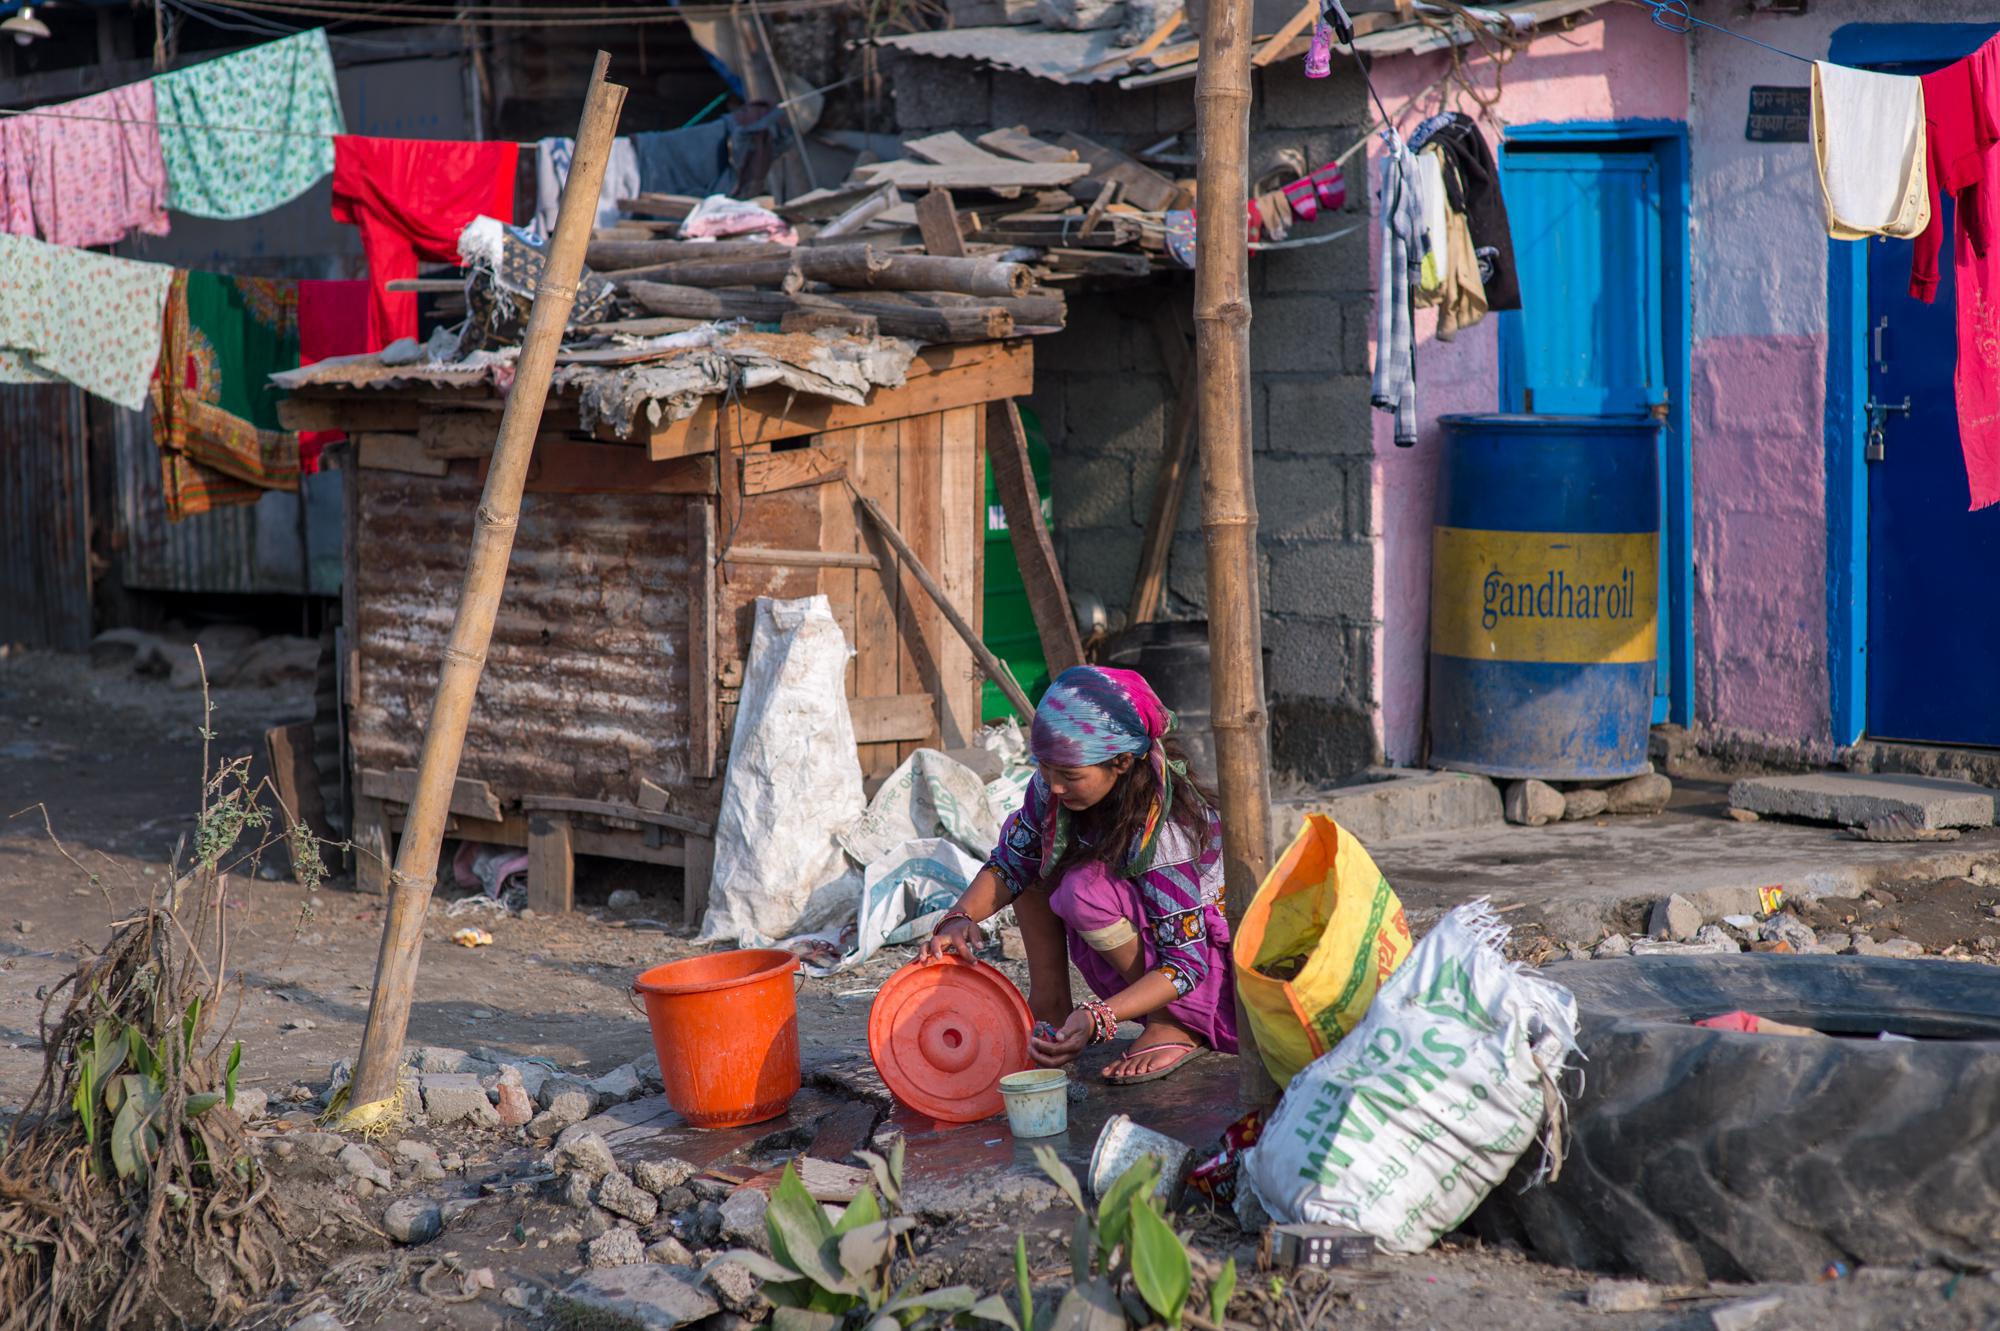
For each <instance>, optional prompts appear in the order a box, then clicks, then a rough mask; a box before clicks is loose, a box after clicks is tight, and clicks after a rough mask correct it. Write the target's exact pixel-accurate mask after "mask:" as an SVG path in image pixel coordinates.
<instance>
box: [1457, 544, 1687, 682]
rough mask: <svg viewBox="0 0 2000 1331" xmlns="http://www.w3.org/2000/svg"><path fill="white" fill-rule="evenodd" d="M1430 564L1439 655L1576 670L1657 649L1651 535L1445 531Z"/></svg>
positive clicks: (1655, 555) (1650, 654)
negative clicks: (1573, 667)
mask: <svg viewBox="0 0 2000 1331" xmlns="http://www.w3.org/2000/svg"><path fill="white" fill-rule="evenodd" d="M1431 561H1432V562H1431V650H1432V651H1434V652H1439V653H1442V654H1443V655H1446V656H1462V657H1467V658H1470V659H1472V660H1476V661H1552V662H1566V663H1572V664H1577V665H1601V664H1607V663H1615V662H1638V661H1649V660H1652V659H1653V658H1654V656H1655V655H1656V654H1657V652H1658V645H1657V644H1658V633H1657V622H1656V621H1657V610H1658V601H1659V578H1660V571H1659V569H1660V566H1659V536H1658V535H1657V534H1656V533H1654V532H1539V531H1475V530H1471V529H1469V528H1464V527H1438V528H1436V529H1435V532H1434V535H1433V539H1432V545H1431Z"/></svg>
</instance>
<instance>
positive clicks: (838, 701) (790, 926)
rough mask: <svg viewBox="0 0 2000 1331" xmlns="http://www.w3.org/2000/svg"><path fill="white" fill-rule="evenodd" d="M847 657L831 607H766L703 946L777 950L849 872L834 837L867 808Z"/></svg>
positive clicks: (725, 783) (719, 823)
mask: <svg viewBox="0 0 2000 1331" xmlns="http://www.w3.org/2000/svg"><path fill="white" fill-rule="evenodd" d="M848 656H849V652H848V649H847V640H846V639H845V638H843V637H842V636H841V633H840V625H838V624H836V623H835V622H834V619H833V611H832V610H831V609H830V608H829V607H828V605H827V600H826V598H825V597H824V596H808V597H804V598H802V599H800V600H796V601H775V600H772V599H771V598H769V597H765V596H760V597H758V598H757V624H756V628H755V629H754V630H753V632H752V634H751V638H750V660H749V663H748V664H746V665H745V666H744V668H743V695H742V701H741V703H740V705H739V706H738V707H737V711H736V728H735V731H734V733H733V734H732V735H731V737H730V741H729V770H728V771H727V772H726V773H725V774H724V775H723V778H722V809H721V812H720V813H718V814H717V816H716V820H715V877H714V881H713V883H712V884H711V885H710V887H709V896H708V914H707V915H706V916H705V917H703V919H702V923H701V941H703V942H718V941H730V940H734V941H735V942H737V943H739V944H741V945H742V946H744V947H768V946H770V943H771V940H772V939H775V938H784V937H786V936H787V935H789V934H792V933H795V932H797V926H798V923H799V916H800V914H801V913H802V912H803V911H804V909H805V906H806V902H807V900H808V899H809V898H810V897H811V896H812V893H813V889H814V888H816V887H818V886H819V885H820V884H822V883H825V882H828V881H830V880H832V879H834V878H837V877H839V876H840V874H841V873H842V872H843V871H844V870H845V869H846V867H847V859H846V856H845V855H844V854H843V853H842V852H841V849H840V843H839V842H838V841H836V840H835V839H834V833H835V832H836V831H837V830H838V829H840V828H842V827H845V826H846V825H847V824H848V823H850V822H852V821H853V820H854V819H855V817H856V816H857V815H859V814H860V812H861V810H862V807H863V801H862V798H861V763H860V760H859V759H858V758H857V757H856V755H855V751H854V723H853V721H852V720H851V719H850V718H849V716H848V713H847V693H846V674H847V658H848Z"/></svg>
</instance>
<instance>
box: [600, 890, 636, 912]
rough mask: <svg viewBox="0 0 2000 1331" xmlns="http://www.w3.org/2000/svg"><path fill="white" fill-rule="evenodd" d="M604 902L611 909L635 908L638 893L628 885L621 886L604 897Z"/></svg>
mask: <svg viewBox="0 0 2000 1331" xmlns="http://www.w3.org/2000/svg"><path fill="white" fill-rule="evenodd" d="M604 904H605V905H607V906H609V907H610V908H611V909H613V910H636V909H637V908H638V906H639V894H638V893H637V892H634V891H633V890H632V889H631V888H629V887H621V888H619V889H618V890H617V891H616V892H613V893H612V894H611V895H610V896H608V897H606V898H605V899H604Z"/></svg>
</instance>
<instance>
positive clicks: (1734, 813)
mask: <svg viewBox="0 0 2000 1331" xmlns="http://www.w3.org/2000/svg"><path fill="white" fill-rule="evenodd" d="M1725 812H1727V813H1728V814H1729V816H1730V817H1731V818H1733V819H1735V820H1736V821H1737V822H1739V823H1754V822H1759V821H1761V820H1762V819H1763V817H1764V815H1763V814H1761V813H1758V812H1757V811H1756V810H1755V809H1729V810H1726V811H1725Z"/></svg>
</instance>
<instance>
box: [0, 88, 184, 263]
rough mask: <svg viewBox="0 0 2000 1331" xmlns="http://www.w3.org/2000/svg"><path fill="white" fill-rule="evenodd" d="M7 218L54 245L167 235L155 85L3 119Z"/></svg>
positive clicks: (19, 230) (0, 216) (0, 146)
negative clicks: (135, 235) (136, 235)
mask: <svg viewBox="0 0 2000 1331" xmlns="http://www.w3.org/2000/svg"><path fill="white" fill-rule="evenodd" d="M0 163H3V164H4V165H0V180H3V181H4V184H0V226H5V228H6V229H7V230H8V231H9V232H11V233H13V234H14V235H17V236H25V235H35V234H39V235H40V236H41V237H42V239H44V240H46V241H48V242H50V243H51V244H55V245H68V246H72V247H76V248H84V247H88V246H92V245H110V244H114V243H115V242H117V241H120V240H123V239H124V238H125V237H126V235H128V234H129V233H131V232H133V231H142V232H144V233H145V234H147V235H149V236H164V235H166V234H167V226H168V223H167V167H166V161H165V159H163V158H162V157H161V156H160V126H159V118H158V115H157V113H156V111H155V110H154V102H153V85H152V84H151V83H132V84H127V85H126V86H124V87H122V88H113V89H112V90H111V91H110V92H102V93H98V94H97V95H95V96H93V97H83V98H79V99H78V100H76V101H74V102H64V103H62V104H61V105H60V106H51V107H45V108H44V109H42V110H40V111H36V112H32V113H30V114H28V115H23V116H14V117H12V118H10V119H8V120H7V121H6V122H5V123H4V124H0Z"/></svg>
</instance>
